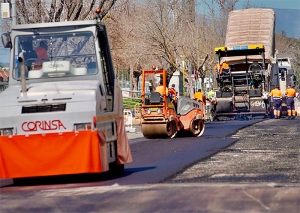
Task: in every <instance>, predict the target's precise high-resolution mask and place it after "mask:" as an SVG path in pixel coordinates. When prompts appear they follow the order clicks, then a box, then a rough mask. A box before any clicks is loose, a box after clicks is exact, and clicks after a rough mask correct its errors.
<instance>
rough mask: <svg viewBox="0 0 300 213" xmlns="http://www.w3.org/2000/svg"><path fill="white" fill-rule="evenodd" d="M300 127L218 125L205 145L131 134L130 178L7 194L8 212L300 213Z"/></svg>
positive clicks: (210, 128)
mask: <svg viewBox="0 0 300 213" xmlns="http://www.w3.org/2000/svg"><path fill="white" fill-rule="evenodd" d="M299 121H300V120H299V118H297V119H296V120H292V121H287V120H265V121H263V122H260V123H257V122H258V121H237V122H221V123H220V122H219V123H218V122H213V123H209V124H207V127H206V131H205V134H204V135H203V136H202V137H200V138H191V137H189V138H176V139H170V140H145V139H142V138H139V136H140V133H130V134H128V136H129V138H131V149H132V153H133V157H134V162H133V163H131V164H128V165H126V169H125V174H124V175H123V176H121V177H115V178H112V179H105V180H103V181H101V182H96V184H95V182H94V183H84V184H82V185H78V184H61V185H55V186H53V185H50V186H49V187H45V186H43V187H42V188H37V187H36V186H23V187H11V186H10V187H4V188H1V189H0V193H1V194H0V195H1V197H0V210H1V211H0V212H1V213H2V212H300V210H299V209H300V184H299V157H298V156H299V155H297V152H298V151H299V147H300V146H299V144H300V140H299V134H297V133H296V132H297V131H298V133H299ZM288 122H289V123H288ZM255 123H256V124H255ZM251 124H254V125H252V126H250V127H247V126H249V125H251ZM283 124H285V125H283ZM283 126H285V128H283ZM243 127H246V128H244V129H242V130H240V131H238V132H237V130H238V129H239V128H243ZM278 127H279V128H278ZM231 135H233V136H231ZM287 141H289V142H287ZM182 143H185V146H182ZM231 144H233V145H232V146H229V145H231ZM241 144H242V145H241ZM153 147H155V148H153ZM220 150H221V151H220ZM291 151H292V152H291ZM216 153H217V154H216ZM214 154H216V155H214ZM270 154H272V156H273V157H271V156H269V155H270ZM210 156H212V157H210ZM249 156H251V158H249ZM277 156H280V157H278V159H277V158H276V157H277ZM286 158H289V161H286ZM201 159H202V160H201ZM203 159H206V160H203ZM277 164H280V166H279V165H278V166H277V167H276V165H277ZM287 165H290V166H287ZM247 168H248V170H247ZM275 168H276V169H275ZM278 168H281V169H278ZM284 168H285V169H284ZM286 168H289V169H286ZM182 169H184V172H180V171H181V170H182ZM253 169H255V170H253ZM268 169H269V170H268ZM287 170H288V172H287ZM272 172H273V173H272ZM262 173H263V174H264V175H261V174H262ZM266 174H267V175H266ZM268 175H269V176H268ZM289 180H290V181H289ZM62 185H63V186H62Z"/></svg>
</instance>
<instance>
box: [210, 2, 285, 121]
mask: <svg viewBox="0 0 300 213" xmlns="http://www.w3.org/2000/svg"><path fill="white" fill-rule="evenodd" d="M274 30H275V13H274V11H273V10H272V9H261V8H251V9H244V10H234V11H232V12H230V13H229V16H228V24H227V32H226V40H225V46H224V47H220V48H215V53H216V56H217V57H218V64H221V65H222V63H223V62H226V63H227V64H228V65H229V67H230V70H229V72H227V73H224V72H223V73H222V74H221V73H219V72H217V82H218V91H216V98H217V105H216V107H215V118H216V119H217V118H218V117H222V116H229V117H231V116H232V117H243V118H249V119H251V118H252V117H254V116H260V117H261V116H263V117H264V116H267V115H268V114H269V110H270V108H271V103H270V100H268V97H267V93H268V92H269V91H271V90H272V89H273V88H274V87H275V85H277V84H278V83H279V82H278V81H279V80H278V65H277V62H276V55H275V31H274Z"/></svg>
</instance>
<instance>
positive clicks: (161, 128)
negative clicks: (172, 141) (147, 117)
mask: <svg viewBox="0 0 300 213" xmlns="http://www.w3.org/2000/svg"><path fill="white" fill-rule="evenodd" d="M142 133H143V135H144V137H145V138H148V139H149V138H174V137H175V135H176V133H177V131H176V126H175V123H174V122H169V123H163V124H156V123H152V124H149V123H147V124H142Z"/></svg>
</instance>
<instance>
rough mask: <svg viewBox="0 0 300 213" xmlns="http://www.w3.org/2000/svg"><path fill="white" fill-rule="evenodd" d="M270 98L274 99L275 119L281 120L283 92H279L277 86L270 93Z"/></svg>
mask: <svg viewBox="0 0 300 213" xmlns="http://www.w3.org/2000/svg"><path fill="white" fill-rule="evenodd" d="M270 96H271V97H272V98H273V107H274V118H275V119H279V118H280V108H281V102H282V92H281V91H280V90H279V86H278V85H276V87H275V88H274V89H273V90H272V91H271V92H270Z"/></svg>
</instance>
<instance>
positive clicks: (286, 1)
mask: <svg viewBox="0 0 300 213" xmlns="http://www.w3.org/2000/svg"><path fill="white" fill-rule="evenodd" d="M246 2H247V0H239V2H238V3H237V5H236V6H237V7H239V8H238V9H241V8H243V6H244V5H245V3H246ZM249 3H250V5H251V6H255V7H267V8H276V9H298V10H300V0H249ZM299 12H300V11H299Z"/></svg>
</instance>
